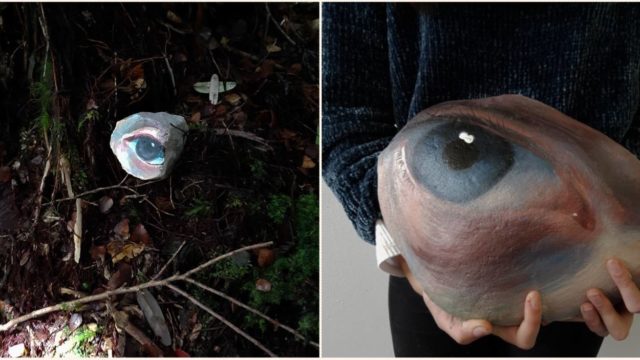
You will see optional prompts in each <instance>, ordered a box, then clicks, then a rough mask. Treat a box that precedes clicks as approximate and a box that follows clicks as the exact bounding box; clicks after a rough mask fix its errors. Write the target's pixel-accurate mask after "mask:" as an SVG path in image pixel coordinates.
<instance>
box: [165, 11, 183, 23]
mask: <svg viewBox="0 0 640 360" xmlns="http://www.w3.org/2000/svg"><path fill="white" fill-rule="evenodd" d="M167 19H169V21H171V22H174V23H176V24H182V18H180V16H178V15H176V13H174V12H173V11H171V10H167Z"/></svg>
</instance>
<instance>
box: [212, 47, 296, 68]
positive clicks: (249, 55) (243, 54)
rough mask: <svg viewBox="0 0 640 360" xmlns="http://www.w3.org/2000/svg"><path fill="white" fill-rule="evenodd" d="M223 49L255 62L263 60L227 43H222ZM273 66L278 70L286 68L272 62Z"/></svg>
mask: <svg viewBox="0 0 640 360" xmlns="http://www.w3.org/2000/svg"><path fill="white" fill-rule="evenodd" d="M223 47H224V49H225V50H228V51H229V52H232V53H234V54H236V55H240V56H244V57H248V58H249V59H251V60H253V61H255V62H257V63H261V62H263V61H264V59H260V58H259V57H257V56H255V55H253V54H249V53H248V52H246V51H242V50H240V49H236V48H234V47H233V46H229V45H223ZM273 66H274V67H275V68H276V69H278V70H286V68H285V67H284V66H282V65H280V64H277V63H274V64H273Z"/></svg>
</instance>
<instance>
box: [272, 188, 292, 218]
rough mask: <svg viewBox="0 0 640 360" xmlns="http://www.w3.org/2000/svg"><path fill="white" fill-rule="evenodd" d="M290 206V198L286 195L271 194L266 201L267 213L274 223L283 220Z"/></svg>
mask: <svg viewBox="0 0 640 360" xmlns="http://www.w3.org/2000/svg"><path fill="white" fill-rule="evenodd" d="M290 207H291V198H290V197H288V196H287V195H282V194H276V195H271V196H270V197H269V202H268V203H267V215H268V216H269V218H271V220H273V222H274V223H276V224H278V225H280V224H282V223H283V222H284V217H285V215H286V214H287V211H288V210H289V208H290Z"/></svg>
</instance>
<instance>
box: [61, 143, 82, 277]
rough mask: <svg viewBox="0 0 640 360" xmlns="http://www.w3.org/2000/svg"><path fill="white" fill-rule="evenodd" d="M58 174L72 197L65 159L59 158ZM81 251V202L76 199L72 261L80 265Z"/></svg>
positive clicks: (69, 176)
mask: <svg viewBox="0 0 640 360" xmlns="http://www.w3.org/2000/svg"><path fill="white" fill-rule="evenodd" d="M59 165H60V172H61V173H62V183H63V184H65V185H66V186H67V192H68V193H69V196H70V197H73V196H74V194H73V186H72V185H71V165H70V164H69V160H67V158H66V157H64V155H63V156H60V164H59ZM81 251H82V200H81V199H79V198H77V199H76V220H75V223H74V225H73V260H74V261H75V262H76V264H79V263H80V252H81Z"/></svg>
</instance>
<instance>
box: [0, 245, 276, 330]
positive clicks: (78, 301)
mask: <svg viewBox="0 0 640 360" xmlns="http://www.w3.org/2000/svg"><path fill="white" fill-rule="evenodd" d="M272 244H273V242H272V241H269V242H264V243H259V244H255V245H249V246H245V247H242V248H240V249H237V250H234V251H231V252H228V253H226V254H224V255H220V256H218V257H216V258H214V259H212V260H209V261H207V262H206V263H204V264H202V265H200V266H198V267H196V268H194V269H192V270H190V271H188V272H186V273H185V274H183V275H180V274H176V275H173V276H171V277H168V278H166V279H164V280H155V281H148V282H146V283H143V284H139V285H136V286H130V287H126V288H120V289H115V290H110V291H105V292H103V293H101V294H96V295H89V296H85V297H82V298H80V299H76V300H71V301H65V302H62V303H59V304H56V305H52V306H47V307H45V308H42V309H38V310H35V311H32V312H30V313H28V314H26V315H22V316H19V317H17V318H14V319H12V320H10V321H7V322H6V323H4V324H2V325H0V332H4V331H7V330H9V329H11V328H12V327H13V326H15V325H18V324H20V323H23V322H25V321H27V320H31V319H35V318H38V317H40V316H43V315H46V314H50V313H52V312H57V311H61V310H65V309H73V308H75V307H76V306H78V305H80V304H86V303H90V302H94V301H99V300H104V299H107V298H109V297H111V296H114V295H121V294H127V293H131V292H136V291H140V290H142V289H146V288H150V287H158V286H166V285H168V284H169V283H170V282H172V281H178V280H184V279H186V278H187V277H188V276H189V275H191V274H193V273H195V272H198V271H201V270H203V269H205V268H206V267H209V266H211V265H213V264H215V263H216V262H218V261H220V260H222V259H225V258H227V257H229V256H232V255H234V254H236V253H238V252H241V251H247V250H252V249H258V248H262V247H266V246H270V245H272Z"/></svg>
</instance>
